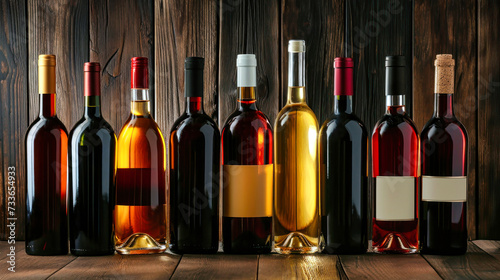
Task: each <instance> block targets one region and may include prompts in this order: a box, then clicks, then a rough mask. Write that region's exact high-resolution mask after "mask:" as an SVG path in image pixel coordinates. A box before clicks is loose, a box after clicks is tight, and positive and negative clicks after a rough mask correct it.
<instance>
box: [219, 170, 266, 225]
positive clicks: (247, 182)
mask: <svg viewBox="0 0 500 280" xmlns="http://www.w3.org/2000/svg"><path fill="white" fill-rule="evenodd" d="M223 168H224V171H223V172H224V174H223V183H224V185H223V186H224V193H223V201H224V209H223V213H224V216H225V217H235V218H250V217H271V216H272V215H273V165H272V164H265V165H224V167H223Z"/></svg>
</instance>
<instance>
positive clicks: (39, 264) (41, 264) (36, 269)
mask: <svg viewBox="0 0 500 280" xmlns="http://www.w3.org/2000/svg"><path fill="white" fill-rule="evenodd" d="M1 243H4V241H2V242H1ZM18 248H22V250H18ZM75 259H76V257H75V256H72V255H65V256H43V257H42V256H30V255H27V254H26V252H25V250H24V242H16V265H15V271H16V272H14V273H12V272H9V271H8V270H7V268H8V267H9V266H10V265H9V264H8V263H7V262H6V261H5V260H2V261H1V262H0V271H2V273H0V280H1V279H47V278H48V277H49V276H50V275H52V274H54V273H55V272H56V271H58V270H59V269H61V268H63V267H65V266H66V265H67V264H69V263H71V262H72V261H74V260H75ZM73 277H74V275H72V277H71V278H73Z"/></svg>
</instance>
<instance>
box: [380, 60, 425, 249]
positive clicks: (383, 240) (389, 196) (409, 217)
mask: <svg viewBox="0 0 500 280" xmlns="http://www.w3.org/2000/svg"><path fill="white" fill-rule="evenodd" d="M385 66H386V72H385V73H386V78H385V94H386V103H387V111H386V113H385V115H384V116H383V117H382V118H381V119H380V120H379V121H378V122H377V124H376V125H375V129H374V130H373V135H372V169H373V170H372V171H373V180H374V201H373V203H374V209H373V212H374V217H373V237H372V240H373V249H374V251H375V252H379V253H382V252H385V253H415V252H417V250H418V211H417V210H418V204H417V202H418V196H417V194H418V180H417V179H418V156H419V144H420V143H419V140H418V133H417V129H416V128H415V124H414V123H413V121H412V120H411V118H410V117H409V116H408V114H407V113H406V110H405V88H406V81H405V58H404V57H403V56H388V57H386V60H385Z"/></svg>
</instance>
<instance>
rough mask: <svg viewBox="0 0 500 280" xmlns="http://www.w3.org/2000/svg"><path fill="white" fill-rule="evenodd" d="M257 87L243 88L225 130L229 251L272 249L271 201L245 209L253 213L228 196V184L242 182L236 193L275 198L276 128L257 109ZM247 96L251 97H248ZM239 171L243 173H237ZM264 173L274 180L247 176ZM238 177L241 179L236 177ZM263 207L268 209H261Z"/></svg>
mask: <svg viewBox="0 0 500 280" xmlns="http://www.w3.org/2000/svg"><path fill="white" fill-rule="evenodd" d="M254 91H255V88H253V87H247V88H240V98H239V99H238V104H239V108H238V109H237V110H236V111H235V112H233V113H232V114H231V115H230V116H229V117H228V119H227V121H226V124H225V125H224V128H223V130H222V165H223V177H224V179H223V182H224V196H223V200H224V213H223V217H222V238H223V246H224V252H225V253H245V254H265V253H269V252H270V251H271V234H272V210H271V209H269V208H272V206H271V207H266V206H264V205H263V204H266V205H267V204H268V203H267V202H268V201H259V202H260V203H258V204H257V205H253V206H251V205H249V206H248V207H247V208H251V209H243V211H244V212H246V213H249V214H250V215H238V213H237V212H235V211H233V209H230V206H229V205H234V204H237V203H238V201H230V198H229V197H228V196H227V195H228V194H229V193H228V188H234V187H236V185H240V186H239V187H240V188H241V189H240V190H241V192H240V194H234V192H233V194H234V195H235V197H242V198H244V197H245V193H248V194H250V193H258V195H259V196H261V197H262V196H264V197H266V198H265V200H268V199H272V168H273V132H272V128H271V124H270V123H269V120H268V119H267V117H266V116H265V115H264V114H263V113H262V112H261V111H260V110H258V109H257V106H256V104H255V102H256V100H255V92H254ZM247 96H248V97H249V98H245V97H247ZM236 172H242V173H241V174H236V175H238V176H236V177H235V176H234V175H235V174H234V173H236ZM262 175H264V176H266V177H267V178H271V182H267V184H261V183H262V182H259V185H247V184H246V183H247V182H248V181H247V179H251V178H255V177H259V178H260V177H262ZM229 177H231V178H233V180H231V182H228V180H227V178H229ZM237 177H240V179H236V180H234V179H235V178H237ZM228 184H233V185H232V186H229V185H228ZM241 186H243V188H242V187H241ZM269 191H270V193H267V194H264V193H263V192H269ZM271 205H272V204H271ZM263 208H264V211H261V210H262V209H263ZM240 210H241V209H240ZM240 212H241V211H240ZM259 213H261V214H259Z"/></svg>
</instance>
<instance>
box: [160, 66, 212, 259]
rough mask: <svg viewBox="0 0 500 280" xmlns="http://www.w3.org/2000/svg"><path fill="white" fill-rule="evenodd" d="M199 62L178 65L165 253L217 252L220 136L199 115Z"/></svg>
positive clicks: (204, 116) (201, 101) (200, 78)
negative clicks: (179, 107)
mask: <svg viewBox="0 0 500 280" xmlns="http://www.w3.org/2000/svg"><path fill="white" fill-rule="evenodd" d="M204 61H205V60H204V59H203V58H201V57H188V58H186V60H185V64H184V73H185V74H184V81H185V82H184V96H185V97H186V109H185V111H184V114H182V116H180V118H178V119H177V120H176V121H175V123H174V125H173V127H172V130H171V132H170V157H169V159H170V245H169V246H170V250H171V251H172V252H175V253H178V254H199V253H216V252H217V250H218V248H219V174H220V173H219V170H220V132H219V128H218V127H217V125H216V124H215V122H214V121H213V120H212V119H211V118H210V117H209V116H207V115H206V114H205V112H204V111H203V68H204Z"/></svg>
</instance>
